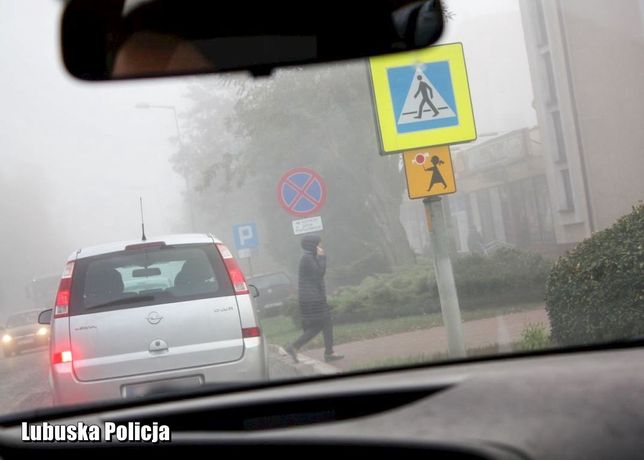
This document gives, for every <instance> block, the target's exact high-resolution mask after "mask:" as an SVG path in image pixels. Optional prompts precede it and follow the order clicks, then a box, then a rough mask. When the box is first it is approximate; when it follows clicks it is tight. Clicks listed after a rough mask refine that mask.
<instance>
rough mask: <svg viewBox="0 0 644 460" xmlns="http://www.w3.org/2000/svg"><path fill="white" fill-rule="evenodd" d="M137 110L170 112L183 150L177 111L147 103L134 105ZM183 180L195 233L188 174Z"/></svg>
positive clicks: (173, 108)
mask: <svg viewBox="0 0 644 460" xmlns="http://www.w3.org/2000/svg"><path fill="white" fill-rule="evenodd" d="M136 108H137V109H162V110H171V111H172V114H173V116H174V124H175V127H176V129H177V139H178V140H179V149H180V150H183V148H184V145H183V140H182V138H181V129H180V128H179V117H178V116H177V109H176V107H175V106H173V105H154V104H148V103H147V102H139V103H138V104H136ZM184 179H185V181H186V192H187V198H188V209H189V212H190V228H191V230H192V231H193V232H194V231H195V217H194V211H193V207H192V200H191V199H190V179H189V178H188V174H187V172H186V174H184Z"/></svg>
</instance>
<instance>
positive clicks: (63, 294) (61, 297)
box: [54, 262, 74, 318]
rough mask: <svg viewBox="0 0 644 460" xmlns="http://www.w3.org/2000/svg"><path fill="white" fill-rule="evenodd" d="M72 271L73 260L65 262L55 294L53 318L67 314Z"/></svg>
mask: <svg viewBox="0 0 644 460" xmlns="http://www.w3.org/2000/svg"><path fill="white" fill-rule="evenodd" d="M73 273H74V262H67V265H65V270H64V271H63V275H62V277H61V280H60V285H59V286H58V293H57V294H56V305H55V306H54V318H61V317H63V316H67V315H68V314H69V299H70V297H71V293H72V274H73Z"/></svg>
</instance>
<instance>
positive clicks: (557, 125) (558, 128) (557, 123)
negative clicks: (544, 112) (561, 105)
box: [550, 110, 567, 163]
mask: <svg viewBox="0 0 644 460" xmlns="http://www.w3.org/2000/svg"><path fill="white" fill-rule="evenodd" d="M550 119H551V120H552V130H553V133H554V136H555V143H556V148H555V152H553V153H554V155H553V157H554V159H555V161H557V162H559V163H565V162H566V161H567V155H566V140H565V137H564V129H563V123H562V122H561V113H560V112H559V111H558V110H556V111H554V112H552V113H551V114H550Z"/></svg>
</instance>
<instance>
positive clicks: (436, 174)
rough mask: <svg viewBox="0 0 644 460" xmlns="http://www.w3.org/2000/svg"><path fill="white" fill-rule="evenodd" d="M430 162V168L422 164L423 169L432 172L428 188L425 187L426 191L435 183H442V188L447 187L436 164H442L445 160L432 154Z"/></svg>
mask: <svg viewBox="0 0 644 460" xmlns="http://www.w3.org/2000/svg"><path fill="white" fill-rule="evenodd" d="M431 162H432V164H433V165H434V166H432V167H430V168H425V167H424V166H423V169H424V170H425V171H431V172H432V178H431V179H430V181H429V188H428V189H427V191H428V192H430V191H431V190H432V187H433V186H434V185H436V184H443V188H447V184H446V183H445V179H444V178H443V175H442V174H441V172H440V169H438V165H443V164H445V162H444V161H443V160H441V159H440V158H438V156H436V155H434V156H433V157H432V159H431Z"/></svg>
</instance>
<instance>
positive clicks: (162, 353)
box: [39, 235, 268, 404]
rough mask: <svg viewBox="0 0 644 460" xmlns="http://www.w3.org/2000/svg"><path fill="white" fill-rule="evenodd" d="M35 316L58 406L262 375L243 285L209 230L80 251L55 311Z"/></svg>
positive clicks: (257, 335) (260, 344)
mask: <svg viewBox="0 0 644 460" xmlns="http://www.w3.org/2000/svg"><path fill="white" fill-rule="evenodd" d="M251 288H252V287H251ZM39 321H40V322H41V323H50V324H51V339H50V354H51V355H50V357H51V366H50V384H51V387H52V391H53V395H54V401H55V403H56V404H75V403H79V402H87V401H96V400H104V399H115V398H131V397H138V396H145V395H150V394H156V393H161V392H166V391H175V390H177V389H184V388H185V389H189V388H194V387H198V386H201V385H204V384H213V383H215V384H216V383H221V384H229V383H239V382H244V381H248V382H255V381H257V380H262V379H267V378H268V365H267V348H266V344H265V340H264V338H263V337H262V335H261V331H260V329H259V324H258V321H257V318H256V316H255V312H254V308H253V298H252V297H251V293H250V292H249V286H247V284H246V281H245V278H244V275H243V273H242V271H241V270H240V268H239V266H238V265H237V262H236V261H235V259H234V258H233V256H232V254H231V252H230V251H229V250H228V249H227V248H226V246H224V245H223V244H222V243H221V242H220V241H218V240H217V239H215V238H214V237H213V236H212V235H173V236H167V237H160V238H155V239H149V240H148V241H129V242H120V243H111V244H106V245H101V246H94V247H88V248H84V249H80V250H78V251H77V252H75V253H73V254H72V255H71V256H70V257H69V258H68V260H67V264H66V266H65V270H64V273H63V275H62V279H61V282H60V287H59V289H58V294H57V296H56V305H55V307H54V309H53V318H52V310H47V311H45V312H43V313H41V315H40V319H39Z"/></svg>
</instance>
